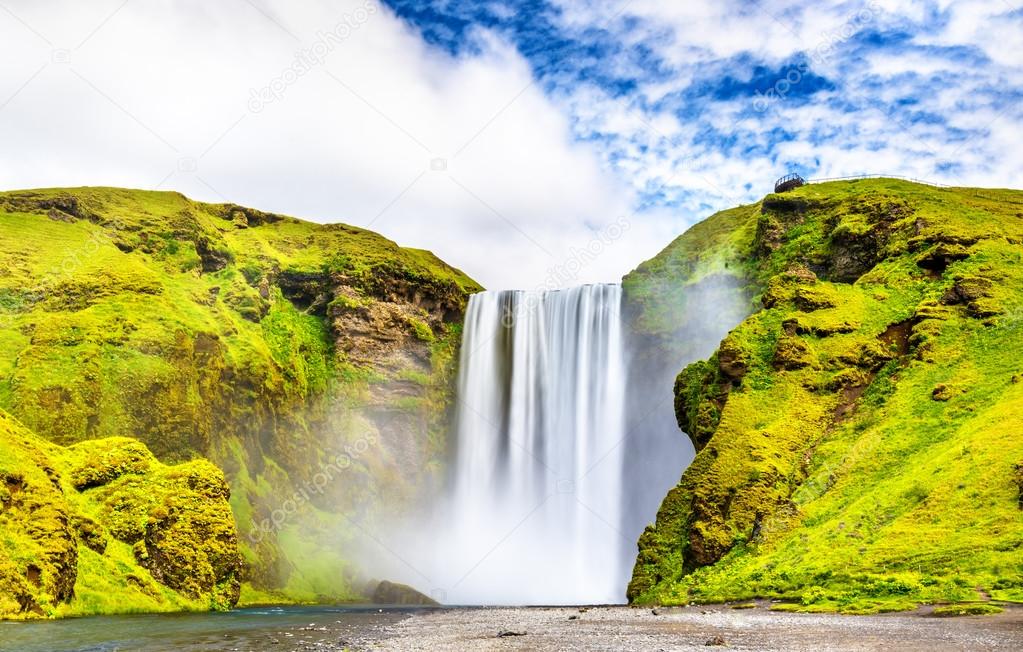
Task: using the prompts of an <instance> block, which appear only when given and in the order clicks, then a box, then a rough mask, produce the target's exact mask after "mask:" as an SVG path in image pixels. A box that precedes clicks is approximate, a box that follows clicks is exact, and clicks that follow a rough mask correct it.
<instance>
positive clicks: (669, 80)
mask: <svg viewBox="0 0 1023 652" xmlns="http://www.w3.org/2000/svg"><path fill="white" fill-rule="evenodd" d="M385 2H386V4H387V6H388V7H390V8H391V9H392V10H393V11H394V12H395V13H396V14H397V15H398V16H400V17H401V18H402V19H403V20H405V21H407V22H408V24H410V25H411V26H413V27H414V29H416V30H417V32H418V33H419V34H420V35H421V37H422V38H423V39H424V40H425V41H426V42H427V43H429V44H430V45H431V46H433V47H437V48H440V49H443V50H444V51H446V52H448V53H449V54H451V55H452V56H457V57H473V56H478V55H479V53H480V52H482V51H484V50H485V49H486V48H487V43H488V39H489V37H490V35H493V34H496V35H498V37H499V38H501V39H503V40H505V41H507V42H508V43H510V44H512V46H513V47H514V48H515V49H516V50H517V51H518V52H519V53H521V55H522V56H523V57H524V58H525V59H526V60H527V61H528V62H529V65H530V68H531V70H532V74H533V76H534V77H535V79H536V80H537V83H538V85H539V86H540V87H541V88H543V89H544V91H545V92H546V93H547V94H548V95H549V96H551V97H552V98H555V100H556V101H557V102H558V104H559V105H560V106H561V107H563V110H564V111H565V112H566V113H567V114H568V115H570V116H571V118H572V128H573V134H574V136H575V137H576V138H578V139H579V140H581V141H585V142H589V143H593V144H594V145H595V146H596V147H597V148H598V149H599V150H600V152H601V156H602V157H603V159H604V161H605V164H606V165H607V166H608V167H610V168H611V169H614V170H616V171H617V172H618V173H619V174H621V175H622V176H623V177H625V178H627V179H628V181H629V183H630V184H631V185H632V186H633V188H634V191H635V197H634V200H633V201H634V205H635V206H637V207H639V208H640V209H641V210H645V209H649V208H653V207H655V206H656V205H663V206H669V207H681V208H685V209H689V210H710V209H712V208H718V207H720V206H721V205H722V201H721V200H722V196H725V198H726V199H729V198H730V197H734V198H747V199H748V198H750V197H751V196H757V195H759V194H761V193H763V192H764V190H765V189H766V188H767V185H768V181H770V179H769V177H771V175H773V174H775V173H777V174H778V175H780V174H782V173H784V172H787V171H796V172H799V173H801V174H803V175H804V176H807V177H813V176H827V177H831V176H841V175H851V174H860V173H890V174H901V175H906V176H914V177H917V178H923V179H928V180H935V181H942V182H946V183H976V184H983V185H999V184H1013V183H1015V185H1019V178H1020V177H1019V175H1020V173H1021V171H1023V170H1021V168H1020V157H1019V155H1018V154H1017V153H1016V152H1018V150H1019V146H1020V145H1021V144H1023V142H1021V140H1023V136H1021V132H1020V130H1019V127H1020V122H1021V118H1023V105H1021V102H1020V100H1021V99H1023V74H1021V73H1023V70H1021V66H1023V9H1020V7H1019V5H1018V3H1017V4H1014V3H1012V2H1008V1H1007V0H995V1H992V2H951V3H949V2H940V3H939V2H836V3H823V4H820V3H793V2H777V1H770V0H765V1H763V2H757V1H753V2H728V1H725V2H720V3H686V4H687V5H689V6H688V7H686V8H684V9H676V8H671V7H670V4H669V3H657V2H628V1H622V0H619V1H617V2H549V1H530V2H521V3H510V2H469V1H458V0H435V1H434V2H420V1H415V0H385ZM671 4H673V3H671ZM701 4H703V5H705V6H701ZM751 35H753V36H752V38H751ZM630 117H631V118H632V120H630ZM1014 150H1015V151H1014ZM723 161H727V162H728V164H725V165H724V166H723V165H722V162H723ZM723 167H724V168H727V169H722V168H723ZM737 169H741V170H744V171H748V172H749V175H748V180H747V181H745V182H742V181H740V180H739V178H737V177H741V176H747V175H745V174H742V175H737V174H735V171H736V170H737ZM687 173H688V174H687ZM694 175H695V176H697V177H701V176H705V177H706V179H705V180H704V182H703V184H702V185H701V184H700V183H699V181H698V180H697V182H695V183H694V180H693V176H694ZM726 203H727V201H726Z"/></svg>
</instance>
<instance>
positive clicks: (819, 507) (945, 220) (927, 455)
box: [625, 179, 1023, 613]
mask: <svg viewBox="0 0 1023 652" xmlns="http://www.w3.org/2000/svg"><path fill="white" fill-rule="evenodd" d="M1021 263H1023V192H1020V191H1010V190H989V189H969V188H949V189H939V188H933V187H929V186H924V185H918V184H912V183H908V182H902V181H896V180H890V179H879V180H860V181H851V182H838V183H827V184H819V185H810V186H806V187H803V188H800V189H798V190H795V191H792V192H789V193H786V194H783V195H769V196H767V197H766V198H765V199H764V200H763V201H761V202H758V203H757V204H754V205H750V206H743V207H739V208H736V209H732V210H730V211H726V212H724V213H719V214H717V215H714V216H712V217H710V218H708V219H707V220H706V221H705V222H703V223H701V224H700V225H698V226H697V227H694V229H692V230H691V231H690V232H688V233H687V234H685V235H684V236H682V237H681V238H680V239H679V240H678V241H676V242H675V243H673V244H672V245H671V246H670V247H669V248H668V249H666V250H665V251H664V252H663V253H662V254H660V255H659V256H658V257H657V258H655V259H654V260H652V261H650V262H648V263H646V264H644V265H643V266H642V267H641V268H640V269H639V270H637V272H634V273H633V274H632V275H630V277H627V278H626V282H625V287H626V290H627V300H629V301H631V305H632V306H633V307H634V308H633V309H634V310H635V312H636V318H635V323H636V324H638V325H639V329H638V330H639V331H640V332H647V333H650V334H651V335H652V336H661V337H663V336H665V334H666V335H667V336H668V337H669V338H670V334H671V324H672V322H673V321H675V320H677V319H679V317H678V315H675V313H673V312H671V311H672V310H677V306H678V305H679V304H678V302H667V303H665V300H664V295H661V297H660V298H659V297H658V295H657V293H656V292H655V290H657V289H658V288H663V287H669V288H677V289H678V291H683V290H684V289H685V288H688V287H691V286H694V285H696V284H699V283H706V282H708V281H707V279H713V278H718V279H719V281H724V286H725V287H734V288H745V289H746V291H747V292H748V293H749V294H751V295H754V296H755V297H756V300H757V303H756V304H755V305H753V306H750V307H749V312H750V313H751V314H750V316H748V317H747V318H745V319H741V318H740V320H737V323H738V321H741V323H738V325H737V326H736V327H735V328H734V329H733V330H731V331H730V332H729V333H728V334H727V336H726V337H725V338H724V339H723V341H721V343H720V345H719V347H718V348H717V350H716V351H715V352H714V353H713V354H712V355H711V356H710V357H709V359H707V360H703V361H699V362H695V363H693V364H691V365H689V366H687V367H686V368H685V369H684V370H682V372H681V373H680V374H679V375H678V377H677V379H676V381H675V412H676V417H677V420H678V424H679V426H680V427H681V429H682V430H683V431H684V432H686V433H687V434H688V436H689V438H690V440H691V441H692V444H693V447H694V449H695V451H696V456H695V459H694V461H693V462H692V464H691V465H690V466H689V467H688V468H687V469H686V470H685V472H684V474H682V478H681V481H680V482H679V484H678V485H677V486H676V487H675V488H673V489H672V490H671V491H670V492H669V493H668V495H667V496H666V497H665V499H664V501H663V503H662V504H661V508H660V511H659V513H658V515H657V519H656V523H655V524H653V525H651V526H649V527H648V528H647V530H646V531H645V533H644V534H643V535H642V537H641V538H640V541H639V555H638V558H637V561H636V565H635V570H634V573H633V577H632V582H631V584H630V585H629V598H630V600H631V601H632V602H634V603H664V604H683V603H689V602H692V601H697V602H709V601H727V600H748V599H750V598H754V597H765V598H776V599H780V600H782V601H783V602H782V603H781V604H779V605H778V606H779V607H780V608H791V609H803V610H831V611H834V610H837V611H843V612H854V613H855V612H871V611H879V610H886V609H896V608H905V607H909V606H912V605H913V604H916V603H919V602H934V601H943V600H953V601H959V600H975V599H990V598H995V599H999V598H1001V599H1010V600H1019V599H1021V598H1023V580H1021V579H1020V578H1021V577H1023V512H1021V505H1023V502H1021V501H1023V493H1021V492H1023V483H1021V480H1020V478H1021V477H1023V476H1021V472H1020V469H1021V468H1023V466H1021V464H1023V429H1021V424H1023V349H1021V347H1020V342H1021V341H1023V265H1021ZM665 305H667V306H675V307H671V308H665V307H664V306H665ZM737 305H741V303H740V304H737ZM702 309H703V310H714V305H705V306H703V307H702Z"/></svg>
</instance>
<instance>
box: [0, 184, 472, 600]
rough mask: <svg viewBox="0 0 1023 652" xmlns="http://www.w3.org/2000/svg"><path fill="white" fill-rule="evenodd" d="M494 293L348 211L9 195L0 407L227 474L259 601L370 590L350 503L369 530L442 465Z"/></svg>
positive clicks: (134, 196)
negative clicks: (463, 339) (463, 346)
mask: <svg viewBox="0 0 1023 652" xmlns="http://www.w3.org/2000/svg"><path fill="white" fill-rule="evenodd" d="M479 289H480V288H479V286H478V285H477V284H476V283H474V282H473V281H472V280H471V279H469V278H468V277H466V276H465V275H464V274H463V273H461V272H460V271H458V270H456V269H454V268H452V267H450V266H448V265H446V264H445V263H443V262H442V261H440V260H438V259H437V258H436V257H435V256H433V255H432V254H431V253H429V252H426V251H422V250H418V249H408V248H403V247H400V246H398V245H397V244H395V243H394V242H391V241H390V240H387V239H386V238H384V237H382V236H380V235H378V234H376V233H373V232H371V231H367V230H365V229H360V228H356V227H351V226H347V225H342V224H314V223H311V222H306V221H302V220H298V219H295V218H292V217H287V216H284V215H278V214H273V213H266V212H263V211H258V210H255V209H250V208H246V207H242V206H237V205H234V204H206V203H201V202H195V201H191V200H189V199H187V198H186V197H184V196H182V195H180V194H178V193H174V192H150V191H140V190H126V189H117V188H70V189H43V190H28V191H13V192H3V193H0V409H5V410H7V411H8V412H9V413H10V414H11V415H13V416H14V417H15V418H17V419H18V420H19V421H21V422H22V423H24V424H25V425H26V426H27V427H28V428H30V429H31V430H32V431H33V432H35V433H37V434H38V435H39V436H41V437H43V438H45V439H46V440H48V441H51V442H54V443H57V444H61V445H64V446H73V445H75V444H77V443H79V442H85V441H90V440H95V439H102V438H109V437H120V436H125V435H127V436H130V437H133V438H136V439H137V440H138V441H139V442H141V444H142V445H144V446H145V447H146V448H148V450H150V451H152V454H153V455H155V456H156V458H157V459H159V460H160V461H161V462H164V463H174V462H182V461H193V460H197V459H200V458H201V459H207V460H210V461H212V462H213V463H214V464H216V465H217V466H218V467H220V468H221V469H223V471H224V473H225V474H226V476H227V479H228V482H229V485H230V487H231V498H230V500H231V506H232V509H233V512H234V515H235V519H236V523H237V527H238V531H239V533H240V546H241V550H242V554H243V556H244V560H245V563H244V567H243V569H242V573H241V576H242V577H243V580H244V584H245V592H244V596H243V598H242V600H243V602H244V601H245V600H246V599H248V597H246V596H251V597H252V599H253V600H259V601H269V600H278V601H330V602H336V601H343V600H356V599H360V598H361V597H362V596H361V594H360V589H359V587H361V586H362V585H363V583H364V582H363V578H361V577H359V569H358V568H356V567H355V566H354V564H353V563H352V560H351V557H352V555H351V554H350V549H351V547H353V546H354V542H353V538H354V536H355V535H356V534H357V533H358V532H359V530H358V529H357V528H354V527H353V526H352V524H351V522H350V521H349V518H350V517H351V516H352V515H353V514H358V515H359V516H360V518H361V519H363V520H362V529H363V530H367V531H368V530H370V529H371V528H372V522H373V519H374V518H375V516H376V515H380V514H383V512H385V511H386V510H391V509H400V508H402V506H404V505H406V504H407V503H408V502H409V501H411V500H412V499H413V498H414V497H415V496H416V495H417V491H416V488H417V487H421V486H423V484H424V483H426V482H430V481H433V480H435V478H434V476H435V475H436V474H437V472H438V469H439V461H440V460H443V459H444V454H445V451H444V448H443V447H444V440H443V437H442V436H441V435H440V433H441V432H442V431H443V429H444V427H445V423H446V419H447V410H448V407H449V404H450V401H451V391H452V385H451V381H452V378H453V373H454V366H455V364H456V360H457V356H456V355H455V350H456V348H457V346H458V343H459V333H460V324H461V318H462V314H463V312H464V307H465V305H466V302H467V298H468V295H469V294H471V293H472V292H475V291H478V290H479ZM122 453H123V454H124V455H125V456H126V457H125V459H123V460H120V461H118V462H117V464H123V465H125V468H131V467H132V466H133V465H134V464H144V460H143V459H142V458H144V457H146V455H142V454H141V453H139V455H140V457H139V459H134V458H133V457H132V455H133V453H131V452H130V451H128V450H124V451H122ZM105 468H107V467H105V466H103V465H102V464H100V465H99V466H97V467H96V468H88V469H82V470H81V477H80V478H79V479H78V480H77V481H78V482H80V483H82V484H81V486H82V487H83V488H85V489H86V490H88V491H91V490H92V489H90V488H89V487H90V486H91V485H92V484H93V483H97V482H103V481H104V473H106V471H104V469H105ZM92 476H95V477H92ZM123 477H124V478H131V477H134V476H133V475H132V474H131V473H127V474H125V475H124V476H123ZM119 482H128V480H121V481H119ZM167 527H168V528H171V529H173V528H175V527H178V526H176V525H175V524H173V523H168V524H167ZM154 563H155V562H154ZM165 579H167V580H168V581H170V582H172V583H174V582H178V581H179V580H178V579H175V577H174V575H173V574H172V573H171V574H167V575H165ZM180 581H182V582H183V581H184V578H180ZM197 581H201V582H202V583H205V582H206V580H205V579H202V580H197Z"/></svg>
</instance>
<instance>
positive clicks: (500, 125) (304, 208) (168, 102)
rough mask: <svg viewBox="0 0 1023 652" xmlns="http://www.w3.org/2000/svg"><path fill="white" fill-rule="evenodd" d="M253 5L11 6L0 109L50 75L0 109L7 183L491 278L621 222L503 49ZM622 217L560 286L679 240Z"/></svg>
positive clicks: (327, 7) (528, 268) (593, 169)
mask: <svg viewBox="0 0 1023 652" xmlns="http://www.w3.org/2000/svg"><path fill="white" fill-rule="evenodd" d="M253 4H254V5H255V6H256V7H259V9H260V10H262V11H260V10H257V8H255V7H254V6H253ZM253 4H249V3H248V2H245V1H240V2H235V3H216V4H214V3H200V2H193V3H188V4H186V5H184V6H182V3H171V2H157V3H128V4H126V5H124V6H123V7H121V8H120V9H119V10H118V7H119V6H120V2H109V3H103V4H102V5H100V4H94V3H90V4H88V5H86V3H74V2H70V1H68V2H60V3H46V4H43V3H29V2H8V3H7V6H8V7H9V8H10V9H11V11H12V12H13V13H14V14H15V15H16V16H18V17H19V18H20V19H21V20H22V21H24V23H25V24H22V23H21V22H19V21H18V20H16V19H15V18H13V17H12V16H10V15H8V14H4V13H0V34H2V35H3V38H2V39H0V55H2V56H0V60H2V61H3V62H4V63H3V64H0V102H3V101H4V99H6V98H7V97H8V96H10V95H11V94H14V92H15V91H16V90H17V88H18V87H19V86H20V85H21V84H22V83H24V81H25V80H26V79H29V77H30V76H31V75H32V74H33V73H34V72H36V71H38V70H39V69H40V67H42V66H45V67H44V68H43V69H42V72H40V73H39V74H38V76H37V77H35V79H33V80H32V81H31V82H30V83H29V84H28V85H27V86H25V88H24V89H23V90H21V91H20V93H17V94H16V96H14V97H13V99H11V101H10V102H9V103H8V104H7V106H6V107H4V109H3V110H2V111H0V139H3V142H4V143H5V146H4V148H3V149H2V150H0V169H2V170H3V177H2V179H0V185H2V186H3V187H5V188H24V187H39V186H72V185H119V186H130V187H141V188H152V187H154V186H156V185H157V184H159V183H161V181H162V182H163V183H162V186H161V187H162V188H166V189H175V190H180V191H182V192H184V193H185V194H187V195H189V196H191V197H194V198H197V199H203V200H209V201H225V200H230V201H234V202H238V203H243V204H248V205H252V206H255V207H258V208H262V209H265V210H275V211H281V212H287V213H290V214H294V215H298V216H301V217H307V218H312V219H316V220H318V221H344V222H348V223H351V224H356V225H364V226H365V225H369V226H370V227H371V228H373V229H374V230H377V231H379V232H381V233H383V234H385V235H387V236H388V237H391V238H392V239H394V240H396V241H398V242H399V243H401V244H403V245H408V246H415V247H421V248H428V249H431V250H433V251H435V252H436V253H437V254H438V255H440V256H441V257H442V258H444V259H445V260H447V261H448V262H450V263H451V264H453V265H456V266H459V267H462V268H463V269H464V270H465V271H467V272H468V273H469V274H470V275H472V276H473V277H475V278H476V279H478V280H480V281H481V282H482V283H484V284H485V285H486V286H487V287H491V288H508V287H529V288H532V287H536V286H537V285H540V284H542V283H544V282H545V281H546V280H547V278H548V270H549V269H550V268H552V267H554V266H557V265H559V264H562V263H564V262H565V261H566V260H568V258H569V257H570V255H571V254H570V252H571V250H572V248H573V247H574V248H576V249H581V248H584V247H585V246H586V245H587V244H588V243H589V242H590V240H591V238H592V237H593V235H594V232H595V231H599V230H600V228H601V227H602V226H604V225H606V224H609V223H611V222H613V221H615V220H616V219H618V218H620V217H622V216H625V215H629V213H630V210H629V201H630V197H631V195H630V193H629V191H628V187H627V185H626V184H625V183H623V182H622V181H621V180H620V179H619V178H618V177H616V176H614V175H612V174H611V173H610V172H609V171H607V170H604V169H602V168H601V165H600V157H599V155H598V153H597V152H596V151H595V150H593V149H592V148H591V147H590V146H588V145H585V144H580V143H577V142H575V141H574V140H573V138H572V132H571V129H570V126H569V122H568V118H567V117H566V115H564V114H563V113H562V112H561V111H560V109H559V108H558V107H557V106H555V105H554V104H552V103H551V102H550V101H549V100H548V99H547V98H546V97H545V96H544V95H543V93H542V92H541V91H540V89H539V88H538V87H537V86H536V85H534V84H533V83H532V79H531V76H530V70H529V67H528V65H527V64H526V62H525V61H523V60H522V58H521V57H520V56H519V55H518V54H517V53H516V52H515V51H514V49H513V48H510V47H509V46H508V45H507V44H505V43H503V42H501V41H499V40H497V39H494V38H488V39H486V40H485V48H484V52H483V53H482V54H481V55H479V56H476V57H470V58H464V57H463V58H452V57H450V56H448V55H447V54H446V53H443V52H441V51H439V50H436V49H433V48H428V47H427V46H426V45H425V44H424V43H423V42H422V41H421V40H420V39H419V37H418V36H417V35H416V34H414V33H413V32H412V31H411V30H410V29H409V28H408V27H407V26H406V25H405V24H404V23H402V22H401V21H399V20H397V19H396V18H394V17H393V16H392V15H391V14H390V12H389V11H387V10H385V9H383V8H381V7H380V6H378V5H375V4H373V5H371V8H372V15H370V16H368V19H366V20H365V21H364V22H358V21H357V20H355V19H354V17H355V16H356V10H357V9H358V8H359V7H362V6H363V4H364V3H363V2H362V1H361V0H350V1H348V2H344V3H340V4H339V3H334V2H326V1H322V2H307V3H302V5H301V7H298V6H296V3H287V2H284V1H283V0H277V1H275V2H268V1H267V0H262V2H260V1H259V0H253ZM264 13H265V14H266V15H264ZM346 14H347V15H349V16H350V17H353V18H350V19H349V23H350V24H352V25H357V27H352V28H351V29H349V30H348V31H349V32H350V34H349V35H348V38H347V39H346V40H344V41H343V42H340V43H338V44H337V45H336V47H334V49H333V50H332V51H331V52H330V53H329V54H328V55H327V56H326V61H325V63H324V64H323V65H316V66H314V67H313V69H311V70H310V71H309V72H307V73H306V74H304V75H301V76H300V77H298V78H297V80H294V83H291V84H290V85H280V86H279V89H280V99H279V100H274V101H271V102H269V103H267V104H266V105H265V107H263V108H262V110H261V111H259V112H258V113H253V112H251V111H250V110H249V106H248V105H249V102H250V99H251V97H250V92H251V89H254V88H256V89H258V88H263V87H264V86H267V85H269V84H271V82H272V81H273V80H279V81H284V80H283V79H279V78H282V72H283V71H284V70H285V69H286V68H287V67H288V66H290V65H291V64H292V62H293V60H294V58H295V56H296V52H297V51H299V50H301V49H306V48H311V47H313V46H314V44H315V43H316V42H317V41H318V40H321V39H322V36H318V33H320V32H326V31H328V30H331V29H333V28H334V27H335V26H337V25H338V24H339V21H342V20H343V17H344V16H345V15H346ZM104 21H106V22H104ZM26 24H27V25H29V26H31V27H32V28H34V29H36V30H37V31H38V32H39V34H40V35H41V36H40V35H36V34H33V33H32V32H31V30H30V29H29V28H27V27H26V26H25V25H26ZM98 25H101V27H100V29H99V30H98V31H96V32H95V34H94V35H93V36H92V37H91V38H89V39H88V41H87V42H85V44H84V45H83V46H82V47H80V48H78V47H77V46H78V44H79V43H81V42H82V40H83V39H85V38H86V37H87V36H88V34H89V32H91V31H92V30H93V29H94V28H95V27H96V26H98ZM339 31H340V32H344V30H339ZM289 33H290V34H294V35H295V36H297V37H298V38H297V39H296V38H293V37H292V36H291V35H289ZM47 41H49V43H47ZM62 49H67V50H68V51H69V52H68V53H67V54H66V55H65V54H61V53H59V52H58V53H57V55H55V54H54V50H62ZM55 57H56V58H55ZM65 59H67V61H68V63H64V62H63V61H64V60H65ZM5 93H6V95H5ZM434 159H444V160H445V161H446V170H441V171H434V170H431V161H433V160H434ZM193 160H194V161H195V165H196V167H197V169H196V170H195V172H192V171H191V168H192V165H193V163H192V161H193ZM630 223H631V225H632V228H630V229H629V230H628V231H627V232H626V234H625V236H624V237H623V238H622V239H621V240H620V241H617V242H616V243H615V244H614V245H613V246H611V247H606V248H605V250H604V253H603V254H602V255H601V256H600V257H599V259H598V260H596V261H593V262H592V263H590V264H588V265H586V266H584V268H583V269H582V270H581V271H580V273H579V274H578V276H577V277H572V278H564V279H563V283H564V284H566V285H572V284H575V283H577V282H588V281H596V280H602V281H614V280H617V279H618V278H620V276H621V275H622V274H623V273H625V272H627V271H628V270H629V269H631V268H632V267H633V266H634V265H635V264H637V263H638V262H639V261H640V260H642V259H643V258H645V257H648V256H650V255H652V254H653V253H655V252H656V251H657V250H658V249H659V248H660V247H661V246H663V245H664V244H666V243H667V242H668V241H669V240H670V239H671V237H673V235H674V233H673V231H672V230H671V229H665V228H663V227H658V226H657V225H651V223H650V222H649V221H648V220H647V219H644V220H639V219H637V218H632V219H631V220H630Z"/></svg>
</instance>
